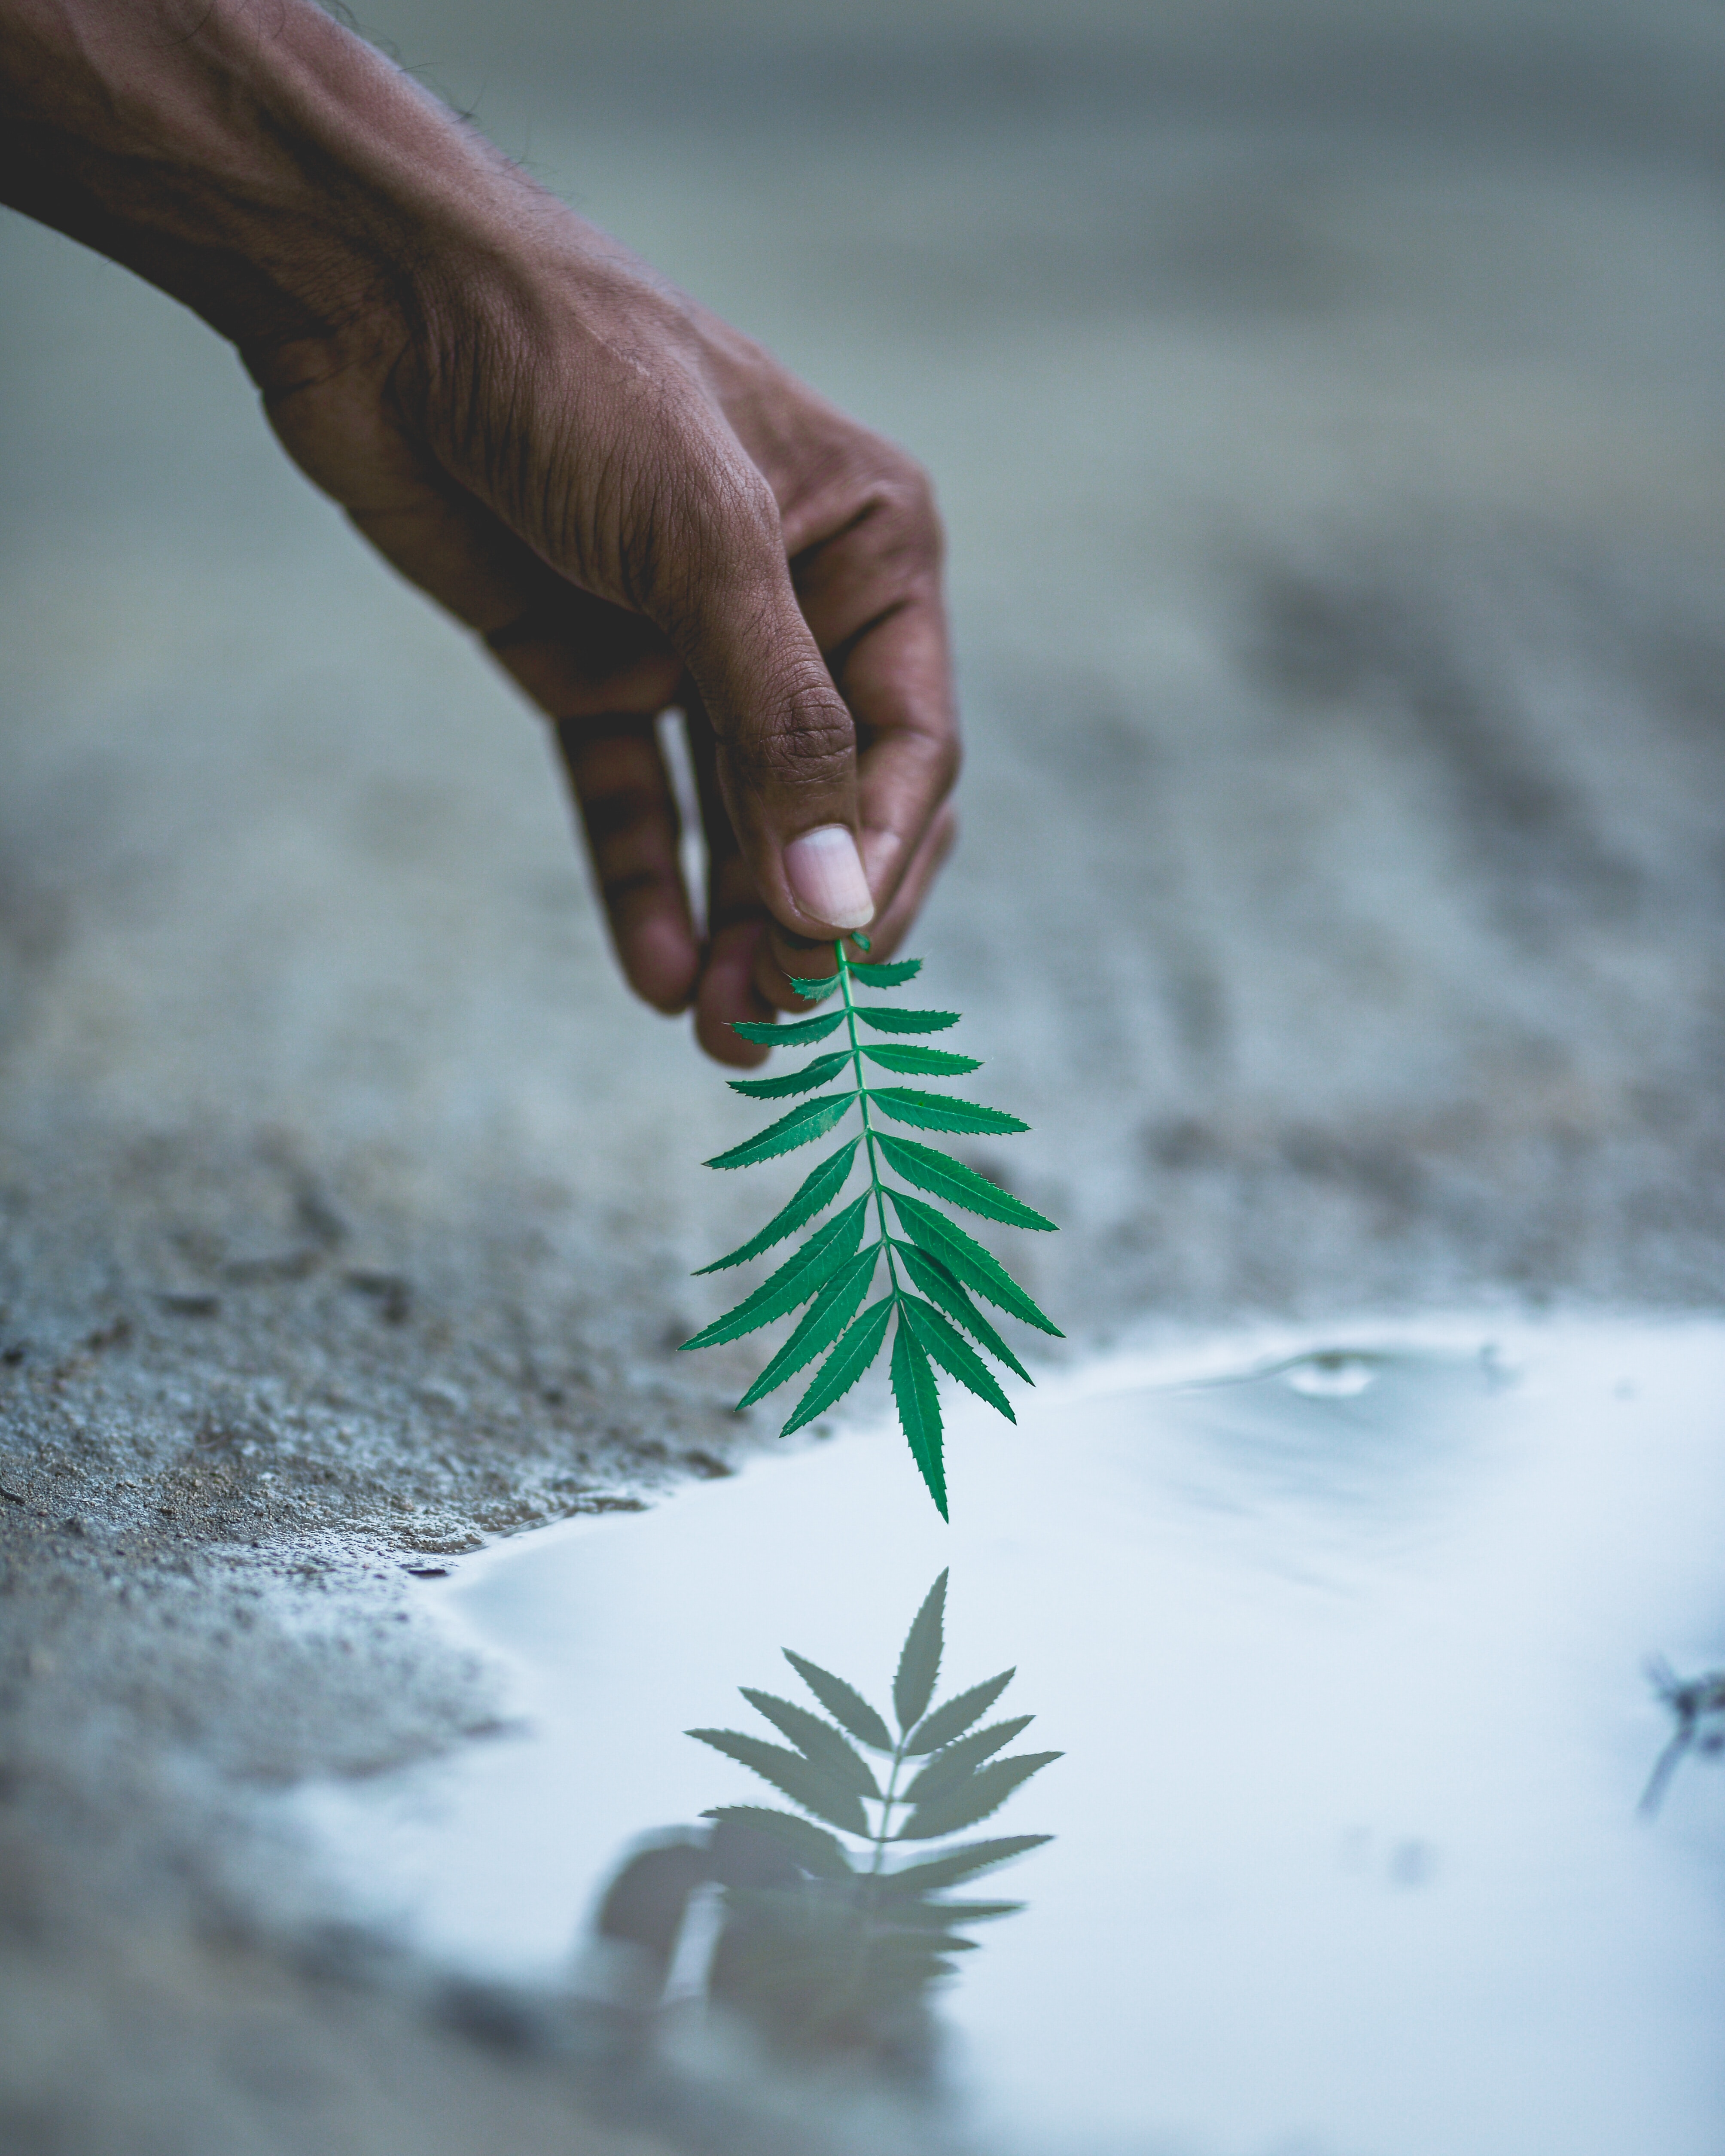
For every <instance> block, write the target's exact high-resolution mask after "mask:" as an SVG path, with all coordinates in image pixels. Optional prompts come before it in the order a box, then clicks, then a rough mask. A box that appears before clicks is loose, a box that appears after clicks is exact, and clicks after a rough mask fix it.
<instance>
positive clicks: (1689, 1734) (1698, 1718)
mask: <svg viewBox="0 0 1725 2156" xmlns="http://www.w3.org/2000/svg"><path fill="white" fill-rule="evenodd" d="M1648 1675H1649V1676H1651V1678H1652V1680H1653V1688H1654V1690H1655V1691H1656V1692H1657V1693H1658V1694H1659V1696H1660V1697H1661V1699H1662V1700H1663V1701H1664V1702H1665V1703H1666V1706H1667V1707H1669V1708H1670V1709H1671V1715H1672V1718H1673V1719H1674V1720H1675V1721H1676V1725H1677V1726H1676V1728H1675V1729H1674V1730H1673V1731H1672V1732H1671V1742H1670V1743H1668V1744H1667V1745H1666V1748H1665V1749H1664V1751H1663V1752H1661V1753H1660V1755H1659V1758H1657V1759H1656V1761H1655V1763H1654V1767H1653V1772H1652V1774H1651V1776H1650V1777H1649V1778H1648V1782H1647V1787H1646V1789H1645V1790H1644V1791H1643V1792H1642V1795H1641V1803H1640V1809H1641V1810H1642V1811H1643V1812H1644V1813H1647V1814H1651V1813H1653V1812H1656V1811H1657V1810H1658V1809H1659V1804H1660V1799H1661V1797H1663V1796H1664V1794H1665V1788H1666V1783H1667V1782H1669V1781H1670V1779H1671V1776H1672V1774H1674V1773H1675V1772H1676V1765H1677V1762H1678V1761H1679V1760H1680V1759H1681V1758H1682V1756H1683V1754H1684V1753H1686V1752H1688V1751H1691V1750H1693V1751H1697V1752H1703V1753H1714V1752H1725V1670H1715V1671H1712V1673H1711V1674H1710V1675H1709V1676H1703V1677H1690V1678H1687V1679H1683V1678H1680V1677H1679V1676H1678V1675H1677V1673H1676V1671H1675V1670H1673V1669H1672V1668H1671V1666H1670V1664H1669V1663H1667V1662H1664V1661H1654V1662H1653V1663H1652V1664H1651V1665H1650V1666H1649V1670H1648Z"/></svg>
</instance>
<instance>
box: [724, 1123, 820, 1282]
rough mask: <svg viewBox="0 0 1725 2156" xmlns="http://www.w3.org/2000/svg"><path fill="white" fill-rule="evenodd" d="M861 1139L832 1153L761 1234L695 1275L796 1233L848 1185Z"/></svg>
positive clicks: (744, 1257)
mask: <svg viewBox="0 0 1725 2156" xmlns="http://www.w3.org/2000/svg"><path fill="white" fill-rule="evenodd" d="M861 1143H862V1140H861V1139H860V1138H851V1139H850V1140H848V1141H847V1142H845V1144H844V1145H841V1146H840V1147H839V1150H838V1151H837V1152H835V1153H832V1154H829V1157H828V1158H826V1159H825V1160H824V1161H823V1162H822V1163H821V1164H820V1166H819V1168H816V1169H815V1171H814V1174H813V1175H811V1176H809V1178H807V1179H806V1181H804V1182H803V1183H800V1184H799V1185H798V1189H797V1193H796V1195H795V1197H793V1199H792V1200H791V1202H790V1204H788V1205H787V1206H786V1207H785V1209H784V1210H783V1212H781V1213H775V1214H773V1218H772V1219H770V1220H769V1221H768V1223H767V1225H766V1226H765V1227H764V1228H763V1229H762V1230H761V1232H760V1234H759V1235H751V1236H750V1237H749V1239H748V1240H747V1242H746V1243H744V1244H742V1245H740V1246H739V1247H738V1248H737V1249H736V1250H732V1252H731V1253H730V1255H728V1256H726V1257H722V1258H715V1259H714V1260H713V1261H712V1263H711V1265H703V1266H702V1267H701V1271H700V1272H697V1273H696V1274H694V1275H693V1276H692V1277H693V1278H694V1279H696V1280H699V1279H700V1278H701V1274H702V1273H721V1272H723V1271H724V1270H726V1267H727V1266H730V1265H744V1264H747V1261H748V1260H749V1259H751V1258H758V1257H759V1256H760V1255H761V1253H762V1250H771V1249H772V1248H773V1245H774V1244H775V1243H782V1242H783V1240H784V1239H785V1237H786V1236H787V1235H795V1234H796V1232H797V1230H798V1228H800V1227H801V1226H802V1224H803V1222H804V1221H805V1220H812V1219H814V1216H815V1214H817V1213H819V1212H820V1211H821V1210H822V1209H824V1207H825V1206H827V1205H829V1204H831V1203H832V1201H833V1199H835V1198H836V1197H837V1196H838V1194H839V1192H840V1191H841V1190H842V1189H843V1188H845V1177H846V1176H847V1175H849V1174H850V1163H851V1162H852V1161H854V1160H855V1158H856V1149H857V1147H859V1146H860V1144H861Z"/></svg>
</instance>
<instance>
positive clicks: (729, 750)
mask: <svg viewBox="0 0 1725 2156" xmlns="http://www.w3.org/2000/svg"><path fill="white" fill-rule="evenodd" d="M678 613H679V615H680V619H678V620H677V621H676V622H675V623H674V624H673V623H666V624H665V628H666V629H667V631H668V633H669V634H670V637H671V639H672V641H673V643H674V644H676V646H677V648H678V653H679V656H680V658H681V659H682V660H683V663H684V665H685V666H686V667H687V668H688V670H689V672H690V674H691V675H692V676H693V678H694V680H695V683H696V687H697V688H698V689H699V690H700V691H701V697H702V700H703V701H704V702H705V703H706V709H707V714H708V717H709V719H710V720H711V725H712V729H713V734H714V737H715V742H716V762H717V775H718V781H719V787H720V790H721V793H722V794H723V797H724V801H725V807H726V811H727V812H728V814H729V815H730V818H731V823H732V829H733V830H734V831H735V832H736V834H737V844H738V845H739V846H740V847H741V849H742V855H743V858H744V860H745V861H746V862H747V865H748V868H749V871H750V874H751V875H752V878H753V880H754V885H755V889H756V891H757V893H758V894H759V896H760V898H761V901H762V904H763V905H764V906H766V907H767V909H768V911H769V912H770V913H771V914H773V916H774V917H775V918H776V919H777V920H778V921H779V922H780V923H781V925H782V926H783V927H786V928H788V929H789V930H790V931H791V932H792V933H793V934H794V935H798V936H804V937H811V938H813V939H815V940H818V941H821V942H831V941H832V940H833V939H834V937H835V936H838V935H840V934H842V933H844V932H845V931H847V930H850V929H855V928H865V927H867V926H868V924H869V922H870V921H872V920H873V919H874V917H875V903H874V900H873V898H872V897H871V896H870V891H869V883H868V877H867V875H865V871H864V869H863V864H862V855H861V853H860V850H859V848H858V844H857V832H858V828H859V826H858V799H857V775H856V729H855V726H854V724H853V723H852V721H851V716H850V710H849V708H848V706H846V704H845V699H844V698H843V697H842V696H840V695H839V691H838V689H837V688H836V686H835V685H834V681H833V677H832V675H830V674H829V672H828V670H827V668H826V665H825V662H824V660H822V658H821V655H820V651H819V646H818V645H817V644H816V643H815V641H814V636H813V635H812V634H811V633H810V631H809V624H808V623H807V622H806V621H805V620H804V619H803V612H802V608H800V607H799V606H798V603H797V595H796V593H795V590H794V589H793V587H792V583H791V576H790V567H789V564H788V562H787V561H786V559H785V553H784V541H783V534H782V531H781V530H780V526H779V519H778V504H777V503H776V502H775V501H774V500H773V496H772V494H771V492H770V490H768V487H767V486H766V485H765V483H764V481H763V482H762V483H761V485H760V490H759V495H752V498H750V499H748V500H747V501H746V502H745V503H744V504H743V505H741V513H740V514H737V513H734V514H732V515H730V516H726V518H725V519H724V520H723V528H722V529H721V531H720V533H718V534H717V535H716V538H715V543H714V544H712V545H711V546H710V547H703V548H701V565H700V572H699V573H697V574H696V576H694V577H691V580H690V584H689V587H688V588H687V589H686V590H685V594H684V604H683V605H682V607H680V608H679V609H678Z"/></svg>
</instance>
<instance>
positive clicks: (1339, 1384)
mask: <svg viewBox="0 0 1725 2156" xmlns="http://www.w3.org/2000/svg"><path fill="white" fill-rule="evenodd" d="M1285 1374H1286V1378H1287V1382H1288V1384H1289V1385H1290V1387H1291V1389H1293V1390H1294V1391H1295V1392H1296V1393H1304V1394H1306V1396H1307V1399H1317V1400H1351V1399H1353V1396H1354V1394H1356V1393H1363V1392H1364V1391H1365V1389H1366V1388H1367V1387H1368V1385H1369V1384H1370V1383H1372V1381H1373V1378H1375V1377H1376V1376H1377V1374H1378V1373H1377V1372H1376V1371H1375V1370H1374V1369H1373V1368H1372V1365H1371V1363H1369V1362H1368V1360H1367V1359H1366V1358H1365V1357H1364V1356H1363V1355H1349V1354H1347V1353H1343V1351H1342V1350H1340V1349H1337V1348H1332V1349H1326V1350H1324V1351H1323V1352H1322V1353H1319V1354H1317V1355H1303V1356H1301V1358H1300V1360H1299V1361H1298V1362H1297V1363H1290V1364H1289V1366H1288V1368H1287V1370H1286V1373H1285Z"/></svg>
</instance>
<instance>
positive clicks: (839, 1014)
mask: <svg viewBox="0 0 1725 2156" xmlns="http://www.w3.org/2000/svg"><path fill="white" fill-rule="evenodd" d="M844 1023H845V1014H844V1012H843V1011H829V1013H828V1014H827V1015H826V1017H824V1018H799V1019H797V1021H796V1022H795V1024H792V1025H775V1024H773V1021H772V1020H771V1019H768V1020H766V1021H764V1022H762V1020H760V1019H752V1018H740V1019H735V1020H734V1021H733V1022H732V1028H731V1030H732V1032H733V1033H735V1034H741V1035H742V1038H743V1039H745V1040H758V1041H759V1042H760V1043H761V1045H762V1047H763V1048H802V1047H803V1046H804V1045H806V1044H807V1043H808V1042H809V1041H811V1040H824V1039H826V1037H827V1035H828V1034H829V1033H836V1032H837V1031H838V1030H839V1027H840V1026H841V1025H843V1024H844Z"/></svg>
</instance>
